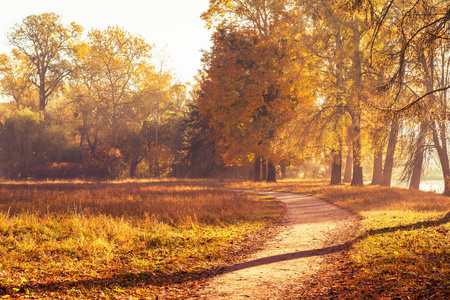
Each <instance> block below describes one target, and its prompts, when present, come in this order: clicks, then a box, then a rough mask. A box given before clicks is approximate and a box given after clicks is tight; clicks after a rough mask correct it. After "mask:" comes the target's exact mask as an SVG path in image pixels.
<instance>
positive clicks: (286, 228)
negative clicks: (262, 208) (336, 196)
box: [200, 191, 354, 299]
mask: <svg viewBox="0 0 450 300" xmlns="http://www.w3.org/2000/svg"><path fill="white" fill-rule="evenodd" d="M247 192H249V191H247ZM250 192H255V193H258V194H262V195H267V196H270V197H274V198H277V199H279V200H281V201H282V202H283V203H284V204H285V205H286V208H287V216H286V218H287V220H286V223H285V225H283V228H282V229H281V230H280V232H279V233H278V234H277V235H276V236H275V237H274V238H273V239H272V240H271V241H270V242H268V244H267V245H266V247H265V248H264V250H262V251H260V252H257V253H255V254H253V255H252V256H250V257H249V258H248V259H247V260H246V261H244V262H242V263H239V264H236V265H233V266H230V267H227V268H225V269H224V270H223V272H222V274H221V275H219V276H217V277H214V278H212V279H211V280H210V282H209V284H208V285H207V286H206V287H205V289H204V290H203V291H201V293H200V295H201V296H200V298H202V299H283V295H285V294H286V292H288V293H289V291H288V290H289V288H290V287H291V286H296V287H298V286H299V285H301V284H302V280H307V279H308V278H310V276H311V275H313V274H315V273H317V272H318V271H320V269H321V268H324V267H326V262H325V256H326V255H330V254H333V253H336V252H339V251H342V249H343V248H342V239H339V240H336V241H333V240H331V241H330V238H331V237H333V236H336V232H338V231H339V229H340V228H341V227H343V226H344V224H345V223H348V222H353V221H354V216H353V215H352V214H351V213H349V212H348V211H346V210H344V209H341V208H338V207H336V206H334V205H332V204H330V203H328V202H326V201H324V200H321V199H318V198H314V197H309V196H304V195H300V194H295V193H286V192H271V191H250Z"/></svg>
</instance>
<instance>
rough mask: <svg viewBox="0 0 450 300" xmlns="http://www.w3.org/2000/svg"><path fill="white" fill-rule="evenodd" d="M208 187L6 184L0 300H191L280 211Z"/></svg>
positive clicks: (1, 187)
mask: <svg viewBox="0 0 450 300" xmlns="http://www.w3.org/2000/svg"><path fill="white" fill-rule="evenodd" d="M212 185H213V182H209V181H179V180H164V181H153V182H152V181H142V182H138V181H129V182H108V183H89V182H24V183H14V182H11V183H2V184H0V257H1V258H2V259H1V261H0V297H4V298H8V297H12V298H30V297H31V298H56V297H59V298H68V299H70V298H77V299H80V298H86V299H92V298H111V297H112V298H123V299H133V298H135V299H140V298H150V299H151V298H154V297H156V296H158V297H159V298H174V297H180V298H183V297H188V296H189V295H190V294H192V293H195V290H196V289H198V288H199V286H200V285H201V284H202V280H203V279H204V278H205V277H207V276H209V275H211V274H213V273H214V270H216V269H218V268H219V267H221V266H222V265H224V264H226V263H230V262H231V261H233V260H234V259H237V258H239V257H240V256H242V255H243V254H245V253H246V252H250V251H252V250H254V248H255V247H259V246H261V244H262V243H263V242H264V239H265V238H266V231H267V228H268V227H270V226H271V224H272V223H273V221H274V220H275V219H276V218H278V217H279V216H280V215H281V214H282V213H283V207H282V206H281V205H280V204H279V203H278V202H277V201H274V200H271V199H264V198H261V197H257V196H251V195H243V194H237V193H234V192H230V191H223V190H218V189H214V188H212ZM208 274H209V275H208Z"/></svg>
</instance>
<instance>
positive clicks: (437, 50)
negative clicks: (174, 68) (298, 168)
mask: <svg viewBox="0 0 450 300" xmlns="http://www.w3.org/2000/svg"><path fill="white" fill-rule="evenodd" d="M448 7H449V6H448V3H447V2H445V1H444V2H443V1H434V0H411V1H410V0H401V1H400V0H390V1H377V0H363V1H346V0H320V1H309V0H305V1H294V0H292V1H290V0H283V1H272V0H227V1H226V0H214V1H210V7H209V10H208V11H207V12H205V13H204V14H203V16H202V17H203V19H204V20H205V21H206V22H207V24H208V26H210V28H212V29H213V30H214V34H213V39H212V40H213V47H212V49H211V51H209V52H208V53H206V55H205V58H204V70H203V73H202V78H201V83H200V85H201V87H200V89H199V92H198V94H197V96H198V105H199V111H200V114H201V116H202V117H203V118H204V120H205V122H207V125H208V126H209V133H208V136H209V138H210V140H211V141H213V143H214V151H215V152H216V153H217V156H219V157H220V158H221V159H223V161H224V163H225V164H229V165H233V164H239V165H245V164H247V165H249V166H250V165H253V170H254V173H255V174H256V175H255V180H256V181H258V180H260V179H261V178H260V175H259V174H260V172H261V170H260V168H261V167H262V168H264V167H265V166H266V164H265V163H263V164H262V165H261V161H263V162H269V164H268V166H270V165H272V167H273V165H274V164H278V165H280V166H283V165H284V166H285V165H288V164H298V163H302V162H307V161H313V160H314V161H322V163H323V164H324V165H326V168H329V170H330V171H329V172H330V175H331V183H332V184H340V183H341V182H342V181H348V182H351V183H352V185H355V186H361V185H363V182H364V180H368V179H369V177H371V178H372V183H373V184H380V185H387V186H389V185H390V184H391V181H392V178H393V176H394V175H395V174H394V172H395V171H399V172H400V171H401V172H400V173H401V174H402V175H403V176H402V178H403V180H404V181H407V180H409V181H410V187H412V188H419V184H420V179H421V175H422V174H423V172H424V169H425V165H426V163H427V161H430V160H431V159H432V157H433V155H435V156H436V157H437V158H438V161H439V165H440V167H441V169H442V173H443V176H444V178H446V180H445V182H446V188H445V193H446V194H449V193H450V182H449V179H448V178H450V169H449V157H448V150H447V148H448V137H447V136H448V129H447V127H448V124H449V123H448V97H447V89H448V88H449V83H448V76H449V69H448V68H449V65H450V57H449V51H448V45H447V39H448V35H449V31H448V21H449V16H450V14H449V13H448V11H449V10H448ZM344 162H345V163H344ZM328 166H330V167H328ZM363 167H364V169H365V170H366V171H365V172H363ZM369 171H372V172H371V173H372V174H369V173H370V172H369ZM269 173H270V172H269ZM343 173H344V174H343ZM393 174H394V175H393ZM342 175H344V176H342ZM342 177H343V178H342ZM267 179H268V180H274V177H271V176H270V175H269V176H268V177H267Z"/></svg>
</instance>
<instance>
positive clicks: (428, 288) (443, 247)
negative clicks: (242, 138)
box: [230, 181, 450, 299]
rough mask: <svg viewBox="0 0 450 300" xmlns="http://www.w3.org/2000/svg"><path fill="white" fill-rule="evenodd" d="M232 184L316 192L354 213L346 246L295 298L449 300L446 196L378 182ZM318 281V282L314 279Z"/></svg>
mask: <svg viewBox="0 0 450 300" xmlns="http://www.w3.org/2000/svg"><path fill="white" fill-rule="evenodd" d="M230 185H231V186H233V187H241V188H248V189H271V190H284V191H292V192H298V193H303V194H309V195H314V196H317V197H320V198H323V199H326V200H328V201H330V202H332V203H334V204H336V205H338V206H341V207H344V208H347V209H349V210H351V211H353V212H354V213H356V214H357V215H358V216H359V217H360V219H361V221H360V229H359V232H356V233H355V237H346V236H343V237H341V240H342V241H346V240H349V239H350V242H349V245H350V246H349V251H348V253H346V254H345V255H340V256H339V257H338V258H337V259H335V261H334V263H337V264H338V266H336V267H335V268H332V269H329V270H324V271H323V273H321V274H320V275H319V276H318V277H317V278H314V280H312V281H315V282H312V283H311V285H310V286H309V287H308V288H307V289H301V290H293V291H291V292H290V293H289V295H288V296H289V297H290V298H294V299H450V198H449V197H445V196H442V195H438V194H436V193H433V192H422V191H417V190H408V189H399V188H385V187H377V186H366V187H362V188H361V187H350V186H347V185H341V186H330V185H329V184H328V182H324V181H300V182H299V181H281V182H279V183H277V184H267V183H258V184H255V183H238V182H235V183H230ZM317 283H319V284H317Z"/></svg>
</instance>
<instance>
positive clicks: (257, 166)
mask: <svg viewBox="0 0 450 300" xmlns="http://www.w3.org/2000/svg"><path fill="white" fill-rule="evenodd" d="M254 169H255V179H254V181H255V182H260V181H261V157H256V158H255V162H254Z"/></svg>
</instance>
